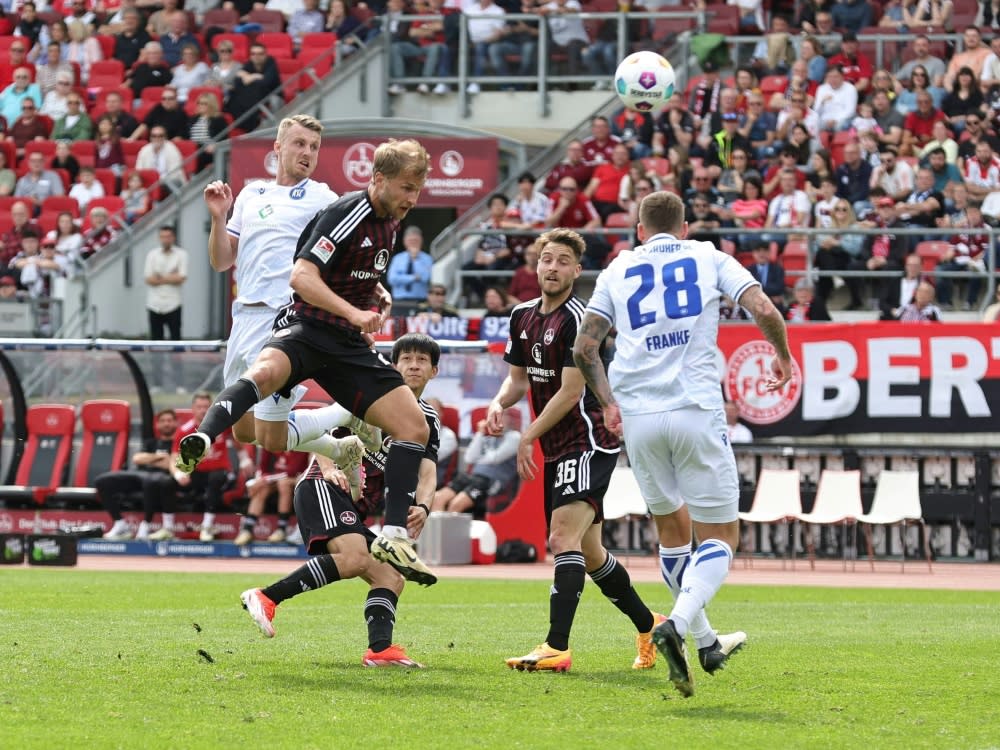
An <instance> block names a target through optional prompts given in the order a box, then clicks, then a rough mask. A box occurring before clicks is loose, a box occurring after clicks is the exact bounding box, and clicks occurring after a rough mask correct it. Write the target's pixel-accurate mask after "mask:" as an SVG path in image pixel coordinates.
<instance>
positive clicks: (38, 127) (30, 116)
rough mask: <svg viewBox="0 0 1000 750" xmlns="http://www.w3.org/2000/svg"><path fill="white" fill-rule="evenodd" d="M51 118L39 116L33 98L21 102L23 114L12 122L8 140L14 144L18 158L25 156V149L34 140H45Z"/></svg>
mask: <svg viewBox="0 0 1000 750" xmlns="http://www.w3.org/2000/svg"><path fill="white" fill-rule="evenodd" d="M50 123H51V120H44V119H42V118H41V117H39V116H38V108H37V107H36V106H35V102H34V101H32V100H31V99H25V100H24V101H23V102H22V103H21V116H20V117H18V118H17V119H16V120H14V122H13V123H12V124H11V126H10V129H9V130H8V131H7V136H6V140H8V141H10V142H11V143H13V144H14V148H15V150H16V153H17V156H18V158H20V157H23V156H24V149H25V146H27V145H28V143H30V142H32V141H44V140H46V139H47V138H48V136H49V125H50Z"/></svg>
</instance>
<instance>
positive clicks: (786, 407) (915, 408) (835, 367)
mask: <svg viewBox="0 0 1000 750" xmlns="http://www.w3.org/2000/svg"><path fill="white" fill-rule="evenodd" d="M788 336H789V343H790V348H791V353H792V357H793V359H794V361H795V377H794V379H793V381H792V382H791V383H789V384H788V385H787V386H785V388H783V389H782V390H781V391H780V392H776V393H767V392H766V390H765V383H766V379H767V376H768V372H769V367H770V363H771V360H772V359H773V350H772V348H771V346H770V345H769V344H768V343H767V342H766V341H765V340H764V338H763V336H762V335H761V334H760V332H759V331H758V330H757V328H756V327H754V326H724V327H722V328H721V329H720V332H719V348H720V366H721V373H722V387H723V389H724V391H725V394H726V397H727V398H729V399H731V400H733V401H735V402H736V403H737V404H739V406H740V415H741V417H742V419H743V420H744V421H746V422H747V423H748V424H749V425H750V427H751V429H752V430H753V433H754V435H756V436H759V437H773V436H778V435H827V434H830V435H837V434H845V433H858V432H908V433H914V434H938V433H962V432H993V431H996V430H997V419H996V416H995V415H994V413H993V410H994V409H1000V328H998V327H997V326H995V325H990V324H980V323H967V324H964V323H956V324H940V323H928V324H921V323H917V324H906V323H852V324H825V325H792V326H789V327H788Z"/></svg>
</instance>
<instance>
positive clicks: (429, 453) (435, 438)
mask: <svg viewBox="0 0 1000 750" xmlns="http://www.w3.org/2000/svg"><path fill="white" fill-rule="evenodd" d="M417 403H419V404H420V410H421V411H423V413H424V416H425V417H426V418H427V426H428V427H429V428H430V437H428V438H427V448H426V450H425V451H424V456H423V457H424V458H426V459H429V460H431V461H433V462H434V463H435V464H436V463H437V460H438V449H439V448H440V446H441V420H440V418H439V417H438V413H437V411H435V410H434V407H433V406H431V405H430V404H428V403H427V402H426V401H424V400H423V399H417ZM333 434H334V436H335V437H346V436H348V435H350V434H352V433H351V432H350V431H349V430H348V429H347V428H346V427H338V428H337V429H336V430H334V432H333ZM391 442H392V437H391V436H388V435H387V436H385V438H384V439H383V441H382V448H381V449H380V450H377V451H365V461H364V469H365V488H364V491H363V492H362V493H361V497H360V498H359V499H358V500H356V501H355V502H354V506H355V507H356V508H357V510H358V513H359V514H361V517H362V518H368V517H369V516H377V515H381V513H382V510H383V507H384V505H385V464H386V461H388V460H389V444H390V443H391ZM322 477H323V472H322V471H320V468H319V465H318V464H317V463H316V461H313V462H312V463H310V464H309V469H308V471H307V473H306V478H307V479H322Z"/></svg>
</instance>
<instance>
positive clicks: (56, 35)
mask: <svg viewBox="0 0 1000 750" xmlns="http://www.w3.org/2000/svg"><path fill="white" fill-rule="evenodd" d="M53 42H54V43H56V44H58V45H59V58H60V59H61V60H63V61H64V62H65V61H66V45H67V44H69V32H68V31H67V30H66V22H65V21H62V20H59V21H53V22H52V23H50V24H49V25H48V26H44V27H43V28H42V32H41V34H39V35H38V42H37V43H36V44H35V46H34V47H32V48H31V50H30V51H29V52H28V59H29V60H33V61H37V60H38V59H39V58H40V57H41V56H42V51H43V50H44V49H45V48H46V47H48V45H49V44H50V43H53Z"/></svg>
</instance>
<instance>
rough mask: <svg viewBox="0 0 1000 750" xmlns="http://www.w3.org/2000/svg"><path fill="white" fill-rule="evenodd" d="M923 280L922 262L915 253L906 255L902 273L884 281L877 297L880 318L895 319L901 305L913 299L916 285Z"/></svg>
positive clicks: (900, 309)
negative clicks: (894, 278)
mask: <svg viewBox="0 0 1000 750" xmlns="http://www.w3.org/2000/svg"><path fill="white" fill-rule="evenodd" d="M924 280H925V276H924V273H923V262H922V261H921V260H920V256H919V255H917V254H916V253H911V254H910V255H907V256H906V260H905V261H903V273H902V275H901V276H900V277H899V279H898V281H897V280H891V281H889V282H886V284H885V286H884V288H883V291H882V296H881V298H880V299H879V310H880V311H881V313H880V316H879V319H880V320H897V319H898V318H899V314H900V312H902V310H903V306H904V305H906V304H908V303H910V302H912V301H913V295H914V294H915V293H916V291H917V285H918V284H919V283H920V282H921V281H924Z"/></svg>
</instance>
